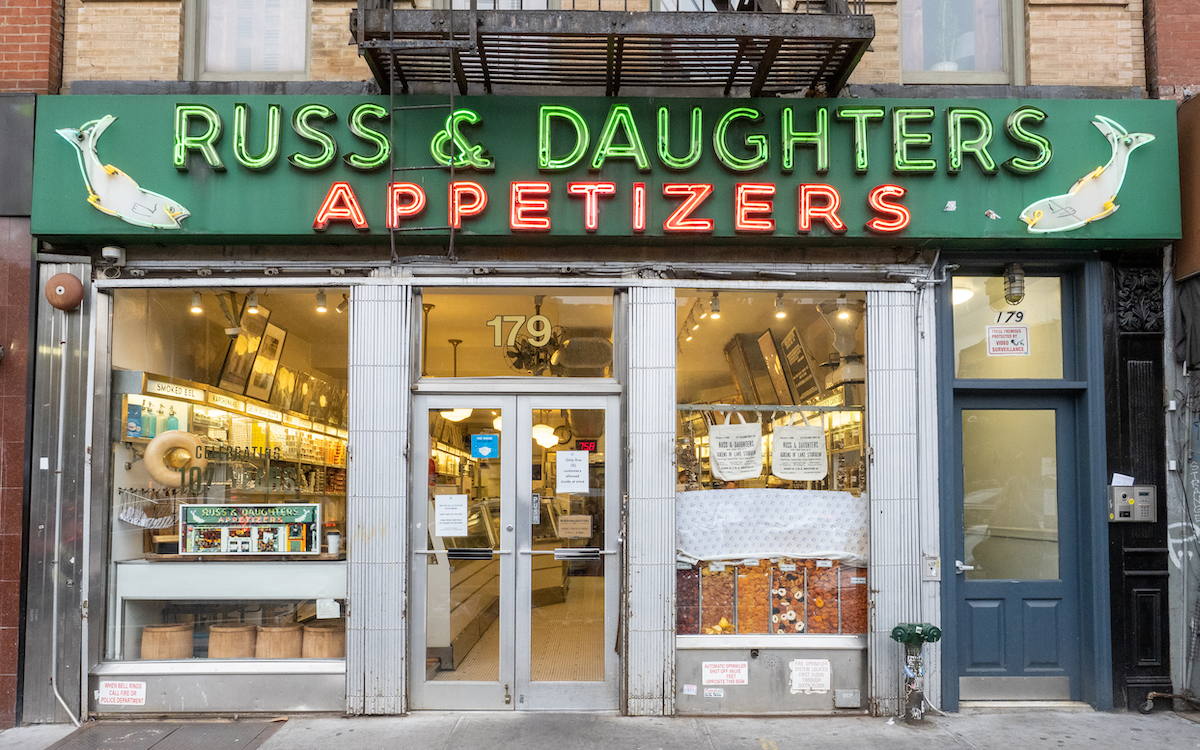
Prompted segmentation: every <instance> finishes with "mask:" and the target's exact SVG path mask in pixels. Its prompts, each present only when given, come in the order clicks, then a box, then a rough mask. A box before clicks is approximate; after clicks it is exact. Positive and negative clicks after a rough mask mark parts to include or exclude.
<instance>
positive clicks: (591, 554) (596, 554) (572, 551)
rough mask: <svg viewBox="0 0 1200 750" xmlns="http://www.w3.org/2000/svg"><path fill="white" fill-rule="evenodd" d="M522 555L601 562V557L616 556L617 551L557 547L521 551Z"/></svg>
mask: <svg viewBox="0 0 1200 750" xmlns="http://www.w3.org/2000/svg"><path fill="white" fill-rule="evenodd" d="M521 554H522V555H554V559H555V560H599V559H600V556H601V555H615V554H617V553H616V550H608V549H599V548H597V547H555V548H554V549H552V550H549V549H532V550H531V549H526V550H521Z"/></svg>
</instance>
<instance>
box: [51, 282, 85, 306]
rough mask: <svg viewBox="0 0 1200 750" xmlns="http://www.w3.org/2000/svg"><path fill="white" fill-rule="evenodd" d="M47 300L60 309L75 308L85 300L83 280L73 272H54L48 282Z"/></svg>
mask: <svg viewBox="0 0 1200 750" xmlns="http://www.w3.org/2000/svg"><path fill="white" fill-rule="evenodd" d="M46 301H47V302H49V303H50V305H51V306H52V307H55V308H56V309H59V310H63V311H66V312H70V311H71V310H74V309H75V308H77V307H79V303H80V302H82V301H83V282H82V281H80V280H79V277H78V276H76V275H75V274H72V273H56V274H54V275H53V276H51V277H50V280H49V281H47V282H46Z"/></svg>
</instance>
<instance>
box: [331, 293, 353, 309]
mask: <svg viewBox="0 0 1200 750" xmlns="http://www.w3.org/2000/svg"><path fill="white" fill-rule="evenodd" d="M348 307H350V295H349V294H343V295H342V301H341V302H339V303H338V306H337V307H335V308H333V309H334V310H337V311H338V312H340V313H344V312H346V308H348Z"/></svg>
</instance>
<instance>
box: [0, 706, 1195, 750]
mask: <svg viewBox="0 0 1200 750" xmlns="http://www.w3.org/2000/svg"><path fill="white" fill-rule="evenodd" d="M1193 716H1194V715H1193ZM88 726H89V727H90V729H91V731H90V732H89V733H88V738H86V739H85V738H84V737H83V736H82V735H71V729H72V728H71V727H70V726H61V725H58V726H43V727H20V728H17V729H10V730H7V731H5V732H2V733H0V750H46V748H48V747H50V746H51V745H53V744H55V743H56V742H59V741H60V740H63V742H62V744H60V747H62V748H64V750H65V748H68V747H69V748H71V750H77V749H78V750H82V748H89V749H91V750H99V748H106V749H107V748H112V749H113V750H149V748H156V750H157V749H158V748H161V749H162V750H167V748H172V749H174V748H186V747H195V748H197V749H198V750H199V749H200V748H203V750H226V748H228V750H234V748H238V750H245V749H246V748H250V749H251V750H253V748H260V749H261V750H308V749H309V748H312V749H313V750H399V749H401V748H403V749H405V750H407V748H415V749H419V750H459V749H461V750H509V749H510V748H511V749H512V750H517V749H518V748H519V749H520V750H573V749H576V748H579V749H584V748H586V749H588V750H591V749H593V748H595V749H596V750H618V749H619V750H811V749H813V748H831V749H835V750H836V749H840V748H848V749H852V750H864V749H866V748H887V750H909V749H911V750H938V749H939V748H976V749H979V750H984V749H990V748H995V749H996V750H1023V749H1024V748H1041V747H1045V748H1129V749H1131V750H1133V749H1136V748H1146V749H1147V750H1151V749H1154V750H1158V749H1159V748H1171V749H1172V750H1182V749H1184V748H1200V724H1197V723H1195V722H1193V721H1192V720H1190V719H1188V718H1184V717H1182V716H1179V715H1176V714H1173V713H1171V712H1170V711H1167V710H1159V711H1157V712H1155V713H1154V714H1151V715H1149V716H1143V715H1141V714H1136V713H1097V712H1094V711H1061V710H1035V711H1029V710H1021V711H1016V710H1014V711H1000V710H987V711H982V710H975V711H972V712H969V713H968V712H964V713H960V714H952V715H950V716H947V717H942V716H936V715H934V716H930V717H929V718H928V719H927V720H926V722H925V724H924V725H905V724H902V723H900V722H899V720H889V719H879V718H872V717H824V716H821V717H787V718H758V717H752V718H694V717H686V718H674V719H662V718H633V717H623V716H613V715H596V714H533V713H441V712H439V713H420V714H413V715H411V716H405V717H366V718H364V717H356V718H340V717H299V718H291V719H289V720H287V721H286V722H280V723H278V724H275V725H266V724H262V723H260V722H259V720H249V719H247V720H244V721H243V722H239V723H238V726H231V722H223V723H220V724H199V723H187V724H164V723H140V724H139V723H124V722H104V723H101V724H100V725H98V726H92V725H88ZM153 727H158V728H159V729H157V730H156V729H154V728H153ZM162 727H167V729H166V730H165V732H164V731H162V730H161V728H162ZM176 727H182V728H181V729H179V731H178V732H177V733H175V734H174V736H173V738H172V736H171V735H172V731H173V730H174V729H175V728H176ZM239 728H240V729H241V730H242V732H241V736H243V737H255V735H257V737H256V739H254V740H251V741H249V742H247V741H245V740H236V739H231V738H232V737H233V734H234V733H232V732H231V731H230V730H234V729H239ZM210 729H211V730H213V731H214V734H213V736H212V740H215V741H209V740H208V738H204V739H203V740H201V739H200V735H199V734H197V733H203V732H205V731H207V730H210ZM96 730H104V731H100V732H98V731H96ZM185 730H186V731H185ZM156 731H157V732H158V734H157V736H156V735H155V732H156ZM272 732H273V734H272ZM68 735H71V736H70V738H69V739H64V738H68ZM185 735H186V736H187V737H189V738H190V739H186V740H185V739H184V736H185ZM218 735H219V736H221V737H223V738H224V741H219V740H217V736H218ZM267 735H270V736H267ZM264 738H265V739H264ZM259 743H261V744H259Z"/></svg>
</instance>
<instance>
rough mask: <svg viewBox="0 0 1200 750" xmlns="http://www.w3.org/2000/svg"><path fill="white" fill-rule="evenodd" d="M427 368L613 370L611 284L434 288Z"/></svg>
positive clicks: (456, 373)
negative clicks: (595, 286)
mask: <svg viewBox="0 0 1200 750" xmlns="http://www.w3.org/2000/svg"><path fill="white" fill-rule="evenodd" d="M421 302H422V305H423V321H422V322H423V327H422V330H423V331H424V334H423V338H422V340H421V353H420V354H421V361H422V367H421V375H422V377H435V378H449V377H459V378H479V377H497V376H507V377H588V378H603V377H611V376H612V361H613V357H612V353H613V345H612V332H613V292H612V290H608V289H550V288H537V287H531V288H529V289H512V288H508V289H426V290H424V292H423V293H422V295H421Z"/></svg>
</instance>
